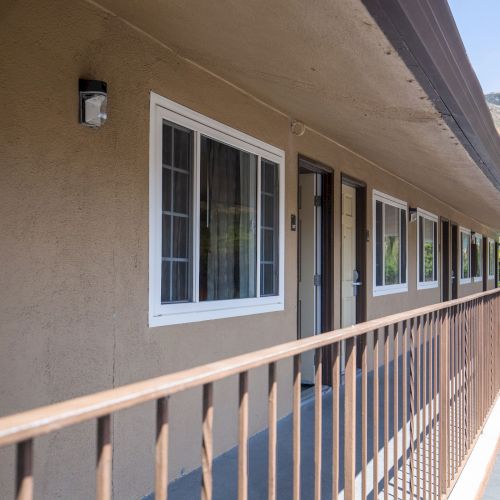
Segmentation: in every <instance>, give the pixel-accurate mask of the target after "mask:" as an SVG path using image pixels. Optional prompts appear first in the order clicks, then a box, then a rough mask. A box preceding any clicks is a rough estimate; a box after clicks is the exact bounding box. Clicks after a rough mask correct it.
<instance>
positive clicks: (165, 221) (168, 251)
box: [161, 214, 172, 258]
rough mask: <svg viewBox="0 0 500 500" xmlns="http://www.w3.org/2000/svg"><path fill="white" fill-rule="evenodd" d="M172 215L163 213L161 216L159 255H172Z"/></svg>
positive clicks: (165, 256)
mask: <svg viewBox="0 0 500 500" xmlns="http://www.w3.org/2000/svg"><path fill="white" fill-rule="evenodd" d="M171 224H172V216H171V215H167V214H163V217H162V230H161V241H162V244H161V247H162V252H161V255H162V257H164V258H168V257H172V231H171Z"/></svg>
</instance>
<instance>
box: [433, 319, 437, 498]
mask: <svg viewBox="0 0 500 500" xmlns="http://www.w3.org/2000/svg"><path fill="white" fill-rule="evenodd" d="M437 326H438V323H437V313H436V312H433V313H432V331H433V342H434V346H433V361H434V369H433V372H434V379H433V383H434V397H433V404H432V409H433V413H434V424H433V429H432V430H433V439H432V441H433V443H432V451H433V460H432V469H433V481H432V489H433V493H434V498H435V499H437V498H438V497H439V490H438V470H439V469H438V466H439V451H438V433H437V426H438V420H437V407H438V381H439V372H438V355H439V354H438V331H437Z"/></svg>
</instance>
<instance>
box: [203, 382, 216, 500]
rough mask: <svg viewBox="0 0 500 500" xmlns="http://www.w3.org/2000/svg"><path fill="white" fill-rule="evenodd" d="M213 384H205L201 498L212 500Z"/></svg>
mask: <svg viewBox="0 0 500 500" xmlns="http://www.w3.org/2000/svg"><path fill="white" fill-rule="evenodd" d="M213 392H214V389H213V384H212V383H208V384H205V385H204V386H203V423H202V445H201V448H202V452H201V469H202V478H201V498H202V500H212V460H213V423H214V406H213Z"/></svg>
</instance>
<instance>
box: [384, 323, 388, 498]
mask: <svg viewBox="0 0 500 500" xmlns="http://www.w3.org/2000/svg"><path fill="white" fill-rule="evenodd" d="M388 498H389V327H388V326H386V327H385V328H384V500H387V499H388Z"/></svg>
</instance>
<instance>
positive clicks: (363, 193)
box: [339, 174, 368, 324]
mask: <svg viewBox="0 0 500 500" xmlns="http://www.w3.org/2000/svg"><path fill="white" fill-rule="evenodd" d="M343 184H345V185H346V186H350V187H352V188H354V189H355V190H356V266H357V268H358V281H360V282H361V286H360V287H359V289H358V295H357V296H356V324H358V323H363V322H364V321H366V305H367V296H366V292H367V286H366V285H367V283H366V276H367V274H366V255H367V253H366V252H367V249H366V247H367V245H366V240H367V229H368V228H367V214H366V204H367V199H366V198H367V189H366V183H365V182H363V181H360V180H358V179H355V178H353V177H351V176H349V175H346V174H341V196H342V185H343ZM340 210H341V214H340V215H341V216H342V208H341V209H340ZM340 244H341V245H342V240H341V242H340ZM341 271H342V249H341V251H340V271H339V278H340V279H341V280H342V272H341ZM340 287H342V283H340ZM340 300H341V301H342V297H341V298H340ZM340 314H341V315H342V308H341V310H340ZM340 319H341V321H342V318H340Z"/></svg>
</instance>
